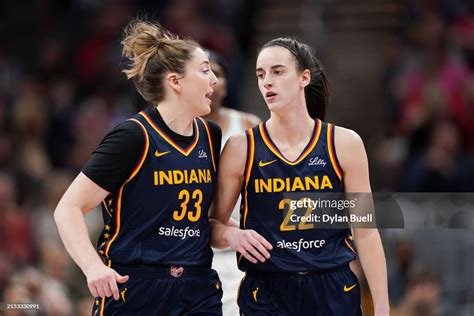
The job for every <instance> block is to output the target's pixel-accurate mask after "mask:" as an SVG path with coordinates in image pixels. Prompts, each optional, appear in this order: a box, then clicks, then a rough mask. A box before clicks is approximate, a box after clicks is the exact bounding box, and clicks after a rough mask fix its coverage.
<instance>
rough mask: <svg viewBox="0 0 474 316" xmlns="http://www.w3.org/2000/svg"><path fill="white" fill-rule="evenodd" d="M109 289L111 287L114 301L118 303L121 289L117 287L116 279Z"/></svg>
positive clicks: (110, 283)
mask: <svg viewBox="0 0 474 316" xmlns="http://www.w3.org/2000/svg"><path fill="white" fill-rule="evenodd" d="M109 287H110V291H111V292H112V295H113V296H114V299H115V300H116V301H118V300H119V299H120V294H119V289H118V286H117V282H115V279H114V280H112V281H110V282H109Z"/></svg>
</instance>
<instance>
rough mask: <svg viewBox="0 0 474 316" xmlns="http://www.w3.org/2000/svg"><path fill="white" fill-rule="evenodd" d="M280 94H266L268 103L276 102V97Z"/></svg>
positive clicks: (271, 92)
mask: <svg viewBox="0 0 474 316" xmlns="http://www.w3.org/2000/svg"><path fill="white" fill-rule="evenodd" d="M277 95H278V94H276V93H275V92H273V91H268V92H267V93H266V94H265V99H266V100H267V101H268V102H271V101H273V100H275V98H276V96H277Z"/></svg>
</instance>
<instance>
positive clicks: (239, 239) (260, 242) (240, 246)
mask: <svg viewBox="0 0 474 316" xmlns="http://www.w3.org/2000/svg"><path fill="white" fill-rule="evenodd" d="M224 238H225V239H226V240H227V242H228V244H229V246H230V248H232V249H234V250H235V251H237V252H239V253H241V254H242V256H244V258H245V259H247V260H248V261H250V262H252V263H257V262H258V261H260V262H265V260H267V259H269V258H270V253H269V252H268V250H272V249H273V247H272V245H271V244H270V243H269V242H268V241H267V240H266V239H265V238H263V237H262V236H261V235H260V234H259V233H257V232H256V231H254V230H252V229H240V228H238V227H228V228H227V230H226V232H225V234H224ZM257 260H258V261H257Z"/></svg>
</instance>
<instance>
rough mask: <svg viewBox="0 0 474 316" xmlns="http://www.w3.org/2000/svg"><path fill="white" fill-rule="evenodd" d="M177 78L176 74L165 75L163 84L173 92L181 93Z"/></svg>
mask: <svg viewBox="0 0 474 316" xmlns="http://www.w3.org/2000/svg"><path fill="white" fill-rule="evenodd" d="M179 79H180V78H179V77H178V74H177V73H174V72H170V73H169V74H167V75H166V78H165V84H168V86H169V87H170V88H171V89H173V90H174V91H175V92H181V88H182V86H181V83H180V82H179Z"/></svg>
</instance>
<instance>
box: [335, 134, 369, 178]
mask: <svg viewBox="0 0 474 316" xmlns="http://www.w3.org/2000/svg"><path fill="white" fill-rule="evenodd" d="M334 146H335V147H336V155H337V158H338V160H339V162H340V164H341V167H342V169H343V170H347V169H348V168H350V167H351V166H352V165H354V167H356V166H358V165H360V164H361V163H362V162H364V161H366V160H367V155H366V152H365V147H364V142H363V141H362V138H361V137H360V136H359V134H357V133H356V132H355V131H353V130H351V129H348V128H344V127H340V126H335V127H334Z"/></svg>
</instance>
